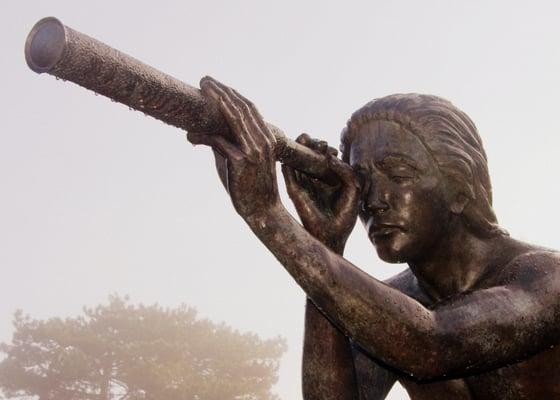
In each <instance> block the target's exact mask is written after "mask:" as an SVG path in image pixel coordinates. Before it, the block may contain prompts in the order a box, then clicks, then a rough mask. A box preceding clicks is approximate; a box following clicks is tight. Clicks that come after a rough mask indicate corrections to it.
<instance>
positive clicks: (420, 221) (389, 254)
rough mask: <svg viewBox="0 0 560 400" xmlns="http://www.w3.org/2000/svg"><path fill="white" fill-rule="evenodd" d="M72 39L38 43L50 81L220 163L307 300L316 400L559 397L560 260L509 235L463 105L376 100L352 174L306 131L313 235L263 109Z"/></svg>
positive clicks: (300, 187) (349, 138)
mask: <svg viewBox="0 0 560 400" xmlns="http://www.w3.org/2000/svg"><path fill="white" fill-rule="evenodd" d="M58 24H60V23H58ZM57 26H58V25H57V22H54V25H50V26H49V27H48V29H47V31H46V32H45V34H44V36H39V39H37V41H36V42H34V40H33V37H35V36H34V33H35V32H32V35H30V38H29V39H28V43H27V46H26V55H27V59H28V63H29V65H30V66H31V67H32V68H33V69H34V70H36V71H37V72H49V73H51V74H53V75H55V76H58V77H61V78H63V79H69V80H72V81H74V82H76V83H78V84H80V85H82V86H84V87H87V88H89V89H92V90H95V91H97V92H99V93H101V94H104V95H106V96H108V97H111V98H112V99H114V100H116V101H119V102H122V103H125V104H127V105H129V106H130V107H132V108H135V109H138V110H142V111H144V112H146V113H147V114H149V115H152V116H154V117H156V118H158V119H161V120H163V121H164V122H167V123H170V124H173V125H176V126H179V127H181V128H184V129H187V130H189V134H188V138H189V140H190V141H191V142H193V143H197V144H204V145H208V146H211V147H212V148H213V150H214V151H215V155H216V165H217V168H218V172H219V175H220V178H221V179H222V182H223V183H224V185H225V186H226V189H227V190H228V192H229V194H230V196H231V200H232V202H233V205H234V207H235V209H236V211H237V212H238V213H239V215H240V216H241V217H242V218H243V219H244V220H245V221H246V222H247V224H248V225H249V226H250V228H251V229H252V231H253V232H254V233H255V235H256V236H257V237H258V238H259V239H260V240H261V241H262V242H263V243H264V244H265V245H266V246H267V247H268V249H270V251H271V252H272V253H273V254H274V255H275V256H276V258H277V259H278V260H279V261H280V263H281V264H282V265H283V266H284V268H285V269H286V270H287V271H288V272H289V273H290V274H291V276H292V277H293V278H294V280H295V281H296V282H297V283H298V284H299V285H300V286H301V288H302V289H303V290H304V291H305V293H306V294H307V296H308V301H307V309H306V316H305V324H306V326H305V328H306V329H305V342H304V357H303V393H304V398H305V399H306V400H311V399H321V400H325V399H327V400H328V399H362V400H363V399H367V400H372V399H383V398H385V396H386V394H387V393H388V392H389V390H390V388H391V387H392V385H393V384H394V382H396V381H399V382H400V383H401V384H402V385H403V386H404V387H405V388H406V389H407V391H408V392H409V394H410V396H411V398H412V399H415V400H417V399H419V400H423V399H489V400H492V399H510V400H513V399H535V400H537V399H538V400H541V399H557V398H560V368H559V367H558V365H559V363H560V352H559V351H558V347H555V346H556V345H557V344H558V342H560V296H559V294H560V293H559V292H560V272H559V262H560V257H559V254H558V252H556V251H554V250H551V249H546V248H542V247H539V246H536V245H532V244H528V243H523V242H521V241H518V240H515V239H513V238H511V237H510V236H509V235H508V234H507V233H506V232H505V231H504V230H503V229H501V228H500V226H499V225H498V223H497V219H496V217H495V215H494V212H493V210H492V191H491V186H490V178H489V174H488V170H487V163H486V155H485V152H484V150H483V147H482V143H481V140H480V138H479V136H478V133H477V131H476V128H475V126H474V124H473V123H472V122H471V120H470V119H469V118H468V117H467V116H466V115H465V114H464V113H462V112H461V111H460V110H458V109H457V108H456V107H454V106H453V105H452V104H451V103H449V102H447V101H445V100H443V99H441V98H438V97H435V96H427V95H417V94H408V95H392V96H387V97H384V98H381V99H378V100H376V101H373V102H371V103H369V104H367V105H366V106H364V107H363V108H361V109H360V110H358V111H357V112H356V113H355V114H354V115H353V116H352V118H351V119H350V121H349V122H348V125H347V127H346V128H345V129H344V130H343V134H342V145H341V150H342V160H340V159H338V158H337V157H336V155H335V154H336V152H335V151H334V150H333V149H332V148H330V147H328V145H327V144H326V143H325V142H323V141H318V140H315V139H311V138H310V137H309V136H307V135H302V136H300V137H299V138H298V140H297V142H298V144H295V143H293V142H291V141H287V143H288V145H287V146H286V148H287V149H289V151H290V152H291V153H290V157H285V158H284V160H283V161H285V162H284V164H283V166H282V171H283V174H284V178H285V180H286V186H287V189H288V192H289V195H290V198H291V199H292V201H293V202H294V204H295V207H296V209H297V212H298V214H299V217H300V219H301V222H302V224H303V226H302V225H301V224H300V223H298V222H297V221H296V220H295V219H294V218H293V217H292V216H291V215H290V214H289V213H288V212H287V211H286V209H285V208H284V206H283V205H282V203H281V201H280V198H279V195H278V187H277V180H276V170H275V163H276V160H277V159H278V158H281V159H282V156H280V157H279V155H278V142H279V140H278V135H275V132H274V128H271V126H270V125H268V124H267V123H265V122H264V120H263V119H262V117H261V116H260V114H259V113H258V111H257V110H256V108H255V106H254V105H253V104H252V103H251V102H249V101H248V100H247V99H245V98H244V97H243V96H241V95H240V94H239V93H237V92H235V91H234V90H232V89H231V88H229V87H227V86H225V85H223V84H221V83H219V82H217V81H215V80H213V79H212V78H205V79H203V80H202V81H201V89H202V93H200V92H199V91H198V89H194V88H191V87H189V86H188V85H185V84H183V83H180V82H178V81H176V80H174V79H173V78H171V77H168V76H166V75H163V74H161V73H159V72H158V71H155V70H153V69H151V68H150V67H147V66H145V65H143V64H141V63H140V62H138V61H137V60H134V59H132V58H130V57H128V56H125V55H123V54H122V53H118V52H116V50H114V49H110V48H108V47H107V46H105V45H103V44H102V43H100V42H97V41H95V40H94V39H91V38H89V37H86V36H85V35H82V34H79V33H77V32H75V31H72V30H70V29H69V28H67V27H64V26H62V24H60V25H59V26H58V27H57ZM60 26H62V28H61V27H60ZM51 39H52V40H54V41H52V40H51ZM220 121H221V122H220ZM224 127H225V129H224ZM302 149H303V150H302ZM309 154H312V156H309ZM301 159H305V160H306V161H304V162H298V160H301ZM294 160H295V161H294ZM318 164H320V166H319V167H318V166H317V165H318ZM317 171H320V172H317ZM322 176H328V177H329V178H328V179H325V181H323V180H320V179H319V180H318V179H316V178H317V177H322ZM333 180H334V182H333ZM358 217H359V218H360V220H361V221H362V223H363V224H364V226H365V227H366V231H367V234H368V236H369V238H370V241H371V242H372V244H373V245H374V247H375V249H376V251H377V254H378V256H379V257H380V258H381V259H383V260H385V261H388V262H394V263H397V262H400V263H407V264H408V269H407V270H405V271H404V272H403V273H400V274H398V275H396V276H394V277H393V278H391V279H389V280H387V281H386V282H380V281H378V280H376V279H375V278H373V277H371V276H369V275H368V274H366V273H365V272H363V271H362V270H360V269H359V268H357V267H356V266H354V265H352V264H351V263H350V262H348V261H347V260H345V259H344V258H343V257H342V254H343V251H344V247H345V243H346V240H347V238H348V236H349V234H350V232H351V230H352V229H353V227H354V225H355V222H356V220H357V218H358Z"/></svg>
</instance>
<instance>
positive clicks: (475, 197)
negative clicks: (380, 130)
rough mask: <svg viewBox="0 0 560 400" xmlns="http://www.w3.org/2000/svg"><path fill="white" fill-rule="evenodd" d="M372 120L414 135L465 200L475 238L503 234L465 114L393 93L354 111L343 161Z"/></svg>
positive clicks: (437, 100) (436, 101)
mask: <svg viewBox="0 0 560 400" xmlns="http://www.w3.org/2000/svg"><path fill="white" fill-rule="evenodd" d="M372 121H390V122H394V123H397V124H399V125H400V126H402V127H404V128H406V129H407V130H408V131H409V132H411V133H412V134H413V135H415V136H416V137H418V139H419V140H420V141H421V142H422V143H423V144H424V146H425V147H426V149H427V150H428V152H429V153H430V154H431V156H432V157H433V159H434V160H435V162H436V165H437V166H438V168H439V170H440V171H441V173H442V174H443V176H445V177H446V178H447V179H448V180H449V182H450V183H452V184H454V185H456V186H455V187H458V188H459V190H460V191H461V193H463V194H465V195H466V196H467V197H468V199H469V201H468V203H467V205H466V207H465V209H464V210H463V213H462V218H463V221H464V222H465V224H466V225H467V226H468V227H469V228H470V229H472V231H473V232H474V233H475V234H477V235H478V236H484V237H491V236H495V235H499V234H507V232H506V231H505V230H503V229H502V228H501V227H500V226H499V225H498V221H497V219H496V215H495V214H494V210H493V209H492V187H491V185H490V176H489V174H488V162H487V159H486V153H485V151H484V148H483V147H482V141H481V139H480V136H479V135H478V131H477V129H476V126H475V125H474V123H473V122H472V121H471V119H470V118H469V117H468V116H467V115H466V114H465V113H464V112H462V111H461V110H459V109H458V108H457V107H455V106H454V105H453V104H451V102H449V101H447V100H445V99H442V98H441V97H437V96H431V95H424V94H394V95H390V96H386V97H382V98H380V99H375V100H373V101H371V102H369V103H367V104H366V105H365V106H363V107H362V108H360V109H359V110H357V111H356V112H354V113H353V114H352V117H351V118H350V120H349V121H348V123H347V125H346V127H345V128H344V129H343V130H342V133H341V144H340V150H341V152H342V159H343V160H344V161H345V162H349V157H350V146H351V144H352V140H353V138H354V136H355V134H356V132H357V131H358V129H359V128H360V127H361V126H363V125H366V124H368V123H370V122H372Z"/></svg>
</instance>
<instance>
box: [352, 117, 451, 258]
mask: <svg viewBox="0 0 560 400" xmlns="http://www.w3.org/2000/svg"><path fill="white" fill-rule="evenodd" d="M350 164H351V165H352V167H353V168H354V170H355V171H356V173H357V175H358V178H359V180H360V184H361V187H362V195H361V209H360V219H361V220H362V223H363V224H364V226H365V228H366V230H367V232H368V235H369V239H370V241H371V242H372V243H373V244H374V245H375V248H376V249H377V253H378V255H379V257H380V258H381V259H382V260H384V261H387V262H393V263H397V262H410V261H415V260H420V259H422V258H424V257H426V256H429V253H430V251H432V249H433V248H434V246H435V245H436V244H437V243H438V242H439V241H440V240H442V239H443V238H444V235H445V233H446V231H447V227H448V225H449V221H450V218H451V215H452V214H451V211H450V207H449V206H448V201H447V200H446V199H447V198H448V196H447V193H446V186H445V179H444V177H443V176H442V175H441V173H440V171H439V169H438V168H437V166H436V164H435V161H434V160H433V158H432V157H431V155H430V154H429V153H428V151H427V149H426V148H425V146H424V145H423V144H422V142H421V141H420V140H419V139H418V138H417V137H416V136H415V135H414V134H412V133H411V132H410V131H408V130H407V129H406V128H402V127H401V126H400V125H399V124H396V123H394V122H389V121H374V122H371V123H369V124H367V125H364V126H362V128H361V129H360V130H359V131H357V132H356V135H355V137H354V139H353V142H352V144H351V147H350Z"/></svg>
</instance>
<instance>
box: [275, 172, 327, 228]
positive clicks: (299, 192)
mask: <svg viewBox="0 0 560 400" xmlns="http://www.w3.org/2000/svg"><path fill="white" fill-rule="evenodd" d="M281 169H282V175H284V181H285V182H286V190H287V191H288V196H290V199H291V200H292V202H293V203H294V206H295V207H296V211H297V213H298V215H299V217H300V219H301V222H302V224H303V226H304V227H305V228H306V229H308V230H309V231H312V232H311V233H316V232H315V230H314V229H315V228H316V227H317V225H318V224H319V222H320V220H321V217H322V213H321V212H320V211H319V210H318V209H317V207H316V206H315V202H314V201H313V200H312V199H311V197H309V194H308V193H307V192H306V191H305V189H304V188H302V187H301V186H300V185H299V183H298V182H297V179H296V174H295V170H294V169H293V168H291V167H289V166H287V165H286V164H282V167H281Z"/></svg>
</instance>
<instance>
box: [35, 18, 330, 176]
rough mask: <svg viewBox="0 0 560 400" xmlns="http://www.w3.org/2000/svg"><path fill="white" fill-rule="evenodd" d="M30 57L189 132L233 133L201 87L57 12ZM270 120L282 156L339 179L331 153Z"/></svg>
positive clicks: (38, 34)
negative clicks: (79, 27) (61, 17)
mask: <svg viewBox="0 0 560 400" xmlns="http://www.w3.org/2000/svg"><path fill="white" fill-rule="evenodd" d="M25 59H26V61H27V65H28V66H29V68H31V69H32V70H33V71H35V72H37V73H48V74H50V75H53V76H55V77H56V78H57V79H63V80H67V81H70V82H74V83H76V84H78V85H80V86H82V87H84V88H86V89H90V90H92V91H94V92H95V93H98V94H101V95H103V96H106V97H108V98H110V99H111V100H112V101H115V102H118V103H122V104H124V105H126V106H128V107H129V108H131V109H134V110H138V111H142V112H143V113H144V114H146V115H149V116H151V117H154V118H156V119H159V120H160V121H163V122H165V123H166V124H169V125H173V126H176V127H178V128H181V129H184V130H186V131H188V132H197V133H207V134H208V133H209V134H212V133H214V132H220V133H221V134H222V135H225V136H231V133H230V131H229V126H228V124H227V123H226V120H225V119H224V117H223V116H222V114H221V113H220V112H219V111H218V108H217V106H216V104H214V103H213V102H208V101H207V100H206V98H204V96H202V94H201V93H200V90H199V89H197V88H194V87H192V86H190V85H187V84H186V83H183V82H181V81H180V80H178V79H175V78H173V77H171V76H169V75H167V74H164V73H163V72H160V71H158V70H156V69H155V68H152V67H150V66H149V65H146V64H144V63H142V62H141V61H138V60H137V59H135V58H133V57H131V56H129V55H127V54H124V53H122V52H120V51H118V50H116V49H114V48H112V47H110V46H107V45H106V44H104V43H102V42H100V41H99V40H96V39H94V38H92V37H90V36H87V35H85V34H83V33H81V32H78V31H76V30H74V29H72V28H69V27H67V26H65V25H64V24H62V23H61V22H60V21H59V20H58V19H56V18H54V17H47V18H43V19H41V20H40V21H38V22H37V23H36V24H35V26H34V27H33V28H32V29H31V31H30V33H29V35H28V37H27V40H26V43H25ZM267 125H268V128H269V129H270V131H271V132H272V133H273V134H274V140H275V142H274V154H275V158H276V159H278V160H283V161H284V162H285V163H288V164H290V165H294V166H297V167H299V168H301V169H303V170H305V171H308V172H309V173H311V174H312V175H313V176H316V177H321V178H323V179H326V180H327V181H329V182H333V180H334V179H335V177H333V176H331V175H330V172H329V169H328V167H327V165H326V160H325V157H322V156H320V155H319V154H318V153H316V152H313V151H311V150H310V149H308V148H306V147H305V146H300V145H299V144H298V143H296V142H294V141H293V140H291V139H289V138H288V137H286V136H285V135H284V133H283V132H282V131H281V130H280V129H278V128H277V127H275V126H273V125H271V124H267Z"/></svg>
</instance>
